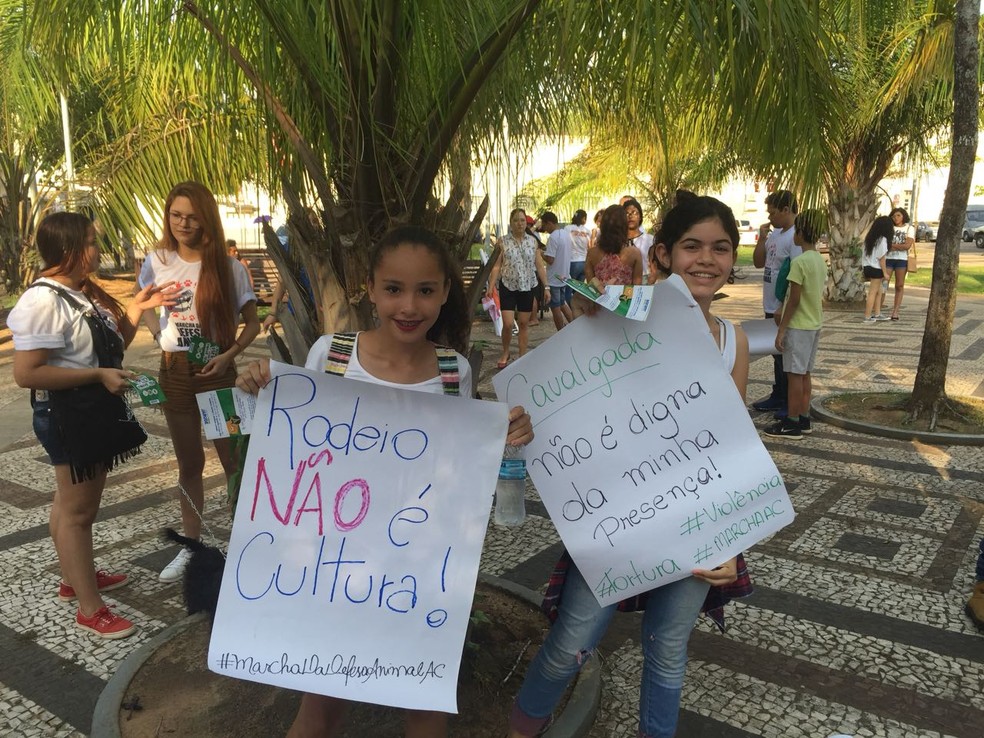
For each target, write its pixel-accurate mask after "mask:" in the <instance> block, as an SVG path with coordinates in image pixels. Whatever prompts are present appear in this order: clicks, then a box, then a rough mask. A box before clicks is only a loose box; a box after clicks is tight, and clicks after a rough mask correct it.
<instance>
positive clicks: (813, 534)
mask: <svg viewBox="0 0 984 738" xmlns="http://www.w3.org/2000/svg"><path fill="white" fill-rule="evenodd" d="M920 246H921V247H922V246H923V245H920ZM924 253H925V254H926V256H925V257H923V254H924ZM980 253H984V252H980ZM920 256H921V257H923V258H924V259H925V261H924V260H923V258H921V260H920V263H921V264H927V266H928V264H929V254H928V249H923V248H920ZM971 258H973V257H971ZM746 272H747V274H748V278H747V279H744V280H742V281H740V282H738V283H737V284H736V285H731V286H727V287H726V288H725V290H724V291H725V292H726V293H727V295H728V296H727V297H726V298H725V299H723V300H720V301H718V302H716V303H715V310H716V312H717V313H718V314H719V315H721V316H723V317H727V318H731V319H733V320H738V321H740V320H745V319H750V318H758V317H760V312H761V307H760V306H761V284H760V282H758V281H757V277H758V272H757V270H751V269H749V270H746ZM926 295H927V293H926V291H924V290H922V291H920V290H910V291H908V292H907V294H906V300H905V304H904V306H903V310H902V319H901V320H900V321H899V322H897V323H888V322H886V323H880V324H875V325H864V324H862V323H861V316H860V314H859V313H856V312H852V313H846V312H829V313H828V314H827V316H826V322H825V328H824V331H823V334H822V340H821V348H820V359H819V364H818V368H817V370H816V372H815V374H814V388H815V394H817V395H820V394H824V393H827V392H831V391H837V390H850V389H870V388H885V389H892V388H895V389H901V388H907V387H911V384H912V381H913V378H914V374H915V369H916V362H917V358H918V352H919V345H920V339H921V333H922V326H923V321H924V317H925V311H926ZM982 326H984V300H979V299H961V300H959V301H958V304H957V314H956V318H955V322H954V331H953V345H952V351H951V359H950V367H949V373H948V384H947V388H948V391H949V392H951V393H953V394H960V395H974V396H977V397H984V330H982ZM532 330H533V334H532V335H533V343H534V344H536V343H538V342H540V341H543V340H545V339H546V338H548V337H549V336H550V335H552V333H553V326H552V324H550V320H549V317H548V318H547V319H546V320H545V321H544V322H542V323H541V324H540V325H539V326H538V327H536V328H534V329H532ZM473 337H474V338H475V339H477V340H479V339H484V340H485V341H486V342H487V343H488V344H489V347H488V348H486V351H485V363H484V366H483V370H482V374H481V383H480V389H481V391H482V394H483V396H485V397H492V396H494V394H493V392H492V389H491V384H490V381H489V380H490V378H491V376H492V374H493V372H494V371H495V370H494V362H495V360H496V358H497V351H496V350H495V341H496V339H495V337H494V335H492V334H491V329H490V326H489V325H488V324H485V323H483V324H479V325H478V327H477V328H476V330H475V332H474V334H473ZM263 354H264V349H263V347H262V346H261V345H259V344H258V345H257V346H256V347H254V348H251V349H250V350H249V351H248V352H247V358H250V357H259V356H262V355H263ZM12 356H13V347H12V344H11V342H10V334H9V331H7V330H3V331H2V332H0V408H2V410H0V412H2V417H3V419H4V422H3V424H2V428H0V449H2V451H0V454H2V463H0V552H2V564H0V567H2V573H3V577H4V582H5V586H4V587H3V591H2V594H0V652H2V653H3V654H4V658H3V659H2V660H0V734H2V735H10V736H79V735H87V734H88V732H89V725H90V720H91V713H92V708H93V705H94V704H95V701H96V699H97V697H98V694H99V692H100V690H101V689H102V688H103V686H104V684H105V682H106V681H107V680H108V679H109V677H110V676H111V675H112V673H113V672H114V670H115V668H116V666H117V665H118V664H119V663H120V661H121V660H122V659H124V658H125V657H126V656H127V654H129V653H130V652H131V651H132V650H134V649H135V648H136V647H138V646H139V645H140V644H141V643H143V642H145V641H146V640H147V639H149V638H150V637H151V636H153V635H154V634H155V633H157V632H159V631H160V630H161V629H162V628H164V627H166V626H167V625H169V624H171V623H174V622H175V621H177V620H178V619H180V618H181V617H182V614H183V611H182V603H181V595H180V592H179V585H177V584H171V585H164V584H161V583H160V582H158V580H157V573H158V572H159V571H160V569H161V568H162V566H163V565H164V564H165V563H167V562H168V561H169V560H170V558H171V557H172V556H173V554H174V552H175V549H174V548H167V547H162V545H161V544H160V543H159V542H158V539H157V535H158V531H159V530H160V529H161V528H162V527H163V526H165V525H175V524H176V523H177V522H178V521H177V510H178V506H177V503H176V501H175V499H174V494H175V491H176V486H175V485H176V473H175V465H174V460H173V454H172V451H171V446H170V442H169V440H168V438H167V433H166V428H165V426H164V423H163V418H162V416H160V415H159V414H156V413H154V412H150V411H139V412H140V413H141V414H140V417H141V420H142V422H143V423H144V426H145V427H146V428H147V430H148V432H149V433H150V434H151V439H150V441H149V442H148V444H147V446H146V448H145V452H144V453H143V454H142V455H141V456H139V457H138V458H137V459H136V460H135V461H133V462H131V463H129V464H127V465H125V466H124V467H123V468H122V470H120V471H119V472H117V473H114V474H113V475H111V477H110V480H109V484H108V486H107V489H106V493H105V496H104V498H103V504H102V511H101V514H100V522H99V523H97V525H96V529H95V541H96V557H97V563H98V564H99V565H100V566H102V567H106V568H113V569H120V570H124V571H127V572H128V573H129V574H130V575H131V584H130V585H129V586H127V587H125V588H123V589H120V590H117V591H114V592H112V593H110V596H109V597H108V598H107V599H108V600H109V601H110V602H112V603H114V604H115V605H116V606H117V608H118V610H119V612H121V613H122V614H124V615H125V616H127V617H129V618H131V619H133V620H134V621H135V622H137V623H138V624H139V625H140V631H139V633H138V634H137V635H136V636H134V637H131V638H129V639H125V640H122V641H109V642H97V641H94V640H92V639H90V638H89V637H87V636H85V635H82V634H81V633H80V632H79V631H77V630H76V629H75V628H74V627H73V625H72V614H73V612H74V610H73V605H70V604H66V603H63V602H60V601H59V600H58V599H56V597H55V591H56V586H57V581H58V572H57V565H56V560H55V555H54V551H53V548H52V545H51V542H50V540H49V538H48V529H47V515H48V507H49V504H50V501H51V495H52V487H53V475H52V472H51V469H50V466H49V465H48V464H47V462H46V457H45V456H44V453H43V451H42V450H41V449H40V447H39V446H38V445H37V442H36V440H35V438H34V436H33V434H32V432H31V428H30V409H29V406H28V400H27V393H26V391H24V390H21V389H18V388H17V387H16V386H14V384H13V381H12V378H11V370H10V366H11V362H12ZM156 357H157V352H156V346H155V345H154V344H153V343H152V342H151V340H150V339H149V337H148V336H147V334H146V332H144V333H142V334H141V336H140V338H139V339H138V341H137V343H136V345H135V346H134V347H133V348H132V349H131V351H130V352H129V354H128V358H127V365H128V366H130V367H133V368H137V369H141V370H146V371H150V372H156V368H157V367H156ZM771 372H772V366H771V361H770V360H768V359H759V360H756V361H754V362H753V364H752V371H751V379H750V383H749V390H748V398H749V400H750V401H751V400H754V399H757V398H758V397H760V396H762V395H764V394H766V393H767V391H768V388H769V385H770V383H771V380H770V377H771ZM765 422H766V418H765V417H762V416H760V417H756V423H757V424H758V425H760V426H761V425H763V424H764V423H765ZM814 427H815V431H814V433H813V434H812V436H809V437H807V438H806V439H804V440H803V441H800V442H796V441H789V440H775V441H774V440H772V439H769V440H768V441H767V443H766V445H767V447H768V448H769V450H770V451H771V452H772V454H773V457H774V459H775V461H776V463H777V465H778V466H779V469H780V471H781V472H782V473H783V476H784V478H785V480H786V484H787V486H788V488H789V490H790V496H791V498H792V500H793V504H794V506H795V508H796V510H797V518H796V521H795V522H794V523H793V524H792V525H791V526H789V527H787V528H785V529H784V530H782V531H780V532H779V533H777V534H776V535H774V536H772V537H771V538H770V539H769V540H767V541H766V542H764V543H761V544H759V545H757V546H755V547H754V548H752V550H750V551H749V552H748V553H747V558H748V562H749V566H750V569H751V573H752V576H753V579H754V581H755V584H756V589H757V591H756V593H755V595H753V596H752V597H751V598H749V599H747V600H745V601H743V602H740V603H737V604H735V605H732V607H731V608H730V610H729V612H728V619H729V630H728V633H727V634H726V635H720V634H718V633H717V632H716V631H715V630H713V629H712V628H711V626H710V625H709V624H708V623H706V622H701V623H700V624H699V626H698V631H697V632H696V633H695V634H694V637H693V638H692V640H691V664H690V670H689V672H688V677H687V684H686V686H685V688H684V697H683V706H684V713H683V716H682V718H681V728H680V735H681V736H705V737H707V738H710V737H712V736H714V737H721V738H729V737H735V738H738V737H739V736H742V737H744V736H772V737H775V738H779V737H783V738H787V737H795V736H803V737H809V738H813V737H814V736H819V737H821V738H825V737H826V736H828V735H830V734H833V733H846V734H850V735H856V736H898V737H903V736H905V737H910V736H911V737H913V738H914V737H916V736H960V737H966V738H970V737H971V736H974V737H976V736H979V735H981V734H982V733H984V689H982V685H984V637H982V636H981V635H980V634H978V633H977V631H976V630H975V629H974V628H973V627H972V626H971V624H970V623H969V621H968V620H967V618H966V617H965V615H964V614H963V605H964V602H965V600H966V597H967V595H968V594H969V591H970V588H971V585H972V582H973V566H974V556H975V551H976V544H977V541H978V540H979V539H980V538H981V537H982V536H984V522H982V518H984V447H975V446H934V445H929V444H924V443H915V442H902V441H892V440H886V439H882V438H876V437H873V436H869V435H862V434H858V433H853V432H850V431H845V430H841V429H839V428H834V427H831V426H828V425H825V424H822V423H815V426H814ZM206 484H207V489H208V503H207V505H208V511H207V519H208V520H209V521H210V524H211V525H212V528H213V531H214V532H215V533H216V535H217V536H218V537H220V538H226V537H227V536H228V528H229V526H228V520H227V515H226V513H225V509H224V502H223V499H224V489H223V477H222V474H221V469H220V467H219V465H218V462H217V460H216V459H215V458H214V455H210V457H209V461H208V466H207V468H206ZM528 510H529V511H530V512H531V513H532V514H531V516H530V517H529V518H528V521H527V523H526V524H525V525H524V526H523V527H521V528H519V529H499V528H495V527H494V526H493V527H491V528H490V531H489V536H488V538H487V540H486V545H485V551H484V554H483V559H482V569H483V570H484V571H487V572H489V573H492V574H497V575H499V576H503V577H506V578H508V579H511V580H514V581H517V582H519V583H521V584H524V585H526V586H529V587H531V588H533V589H540V588H541V587H542V586H543V584H544V583H545V580H546V577H547V574H548V572H549V570H550V568H551V566H552V565H553V563H554V561H555V559H556V557H557V554H558V551H559V548H560V547H559V544H558V539H557V535H556V532H555V530H554V528H553V526H552V524H551V523H550V522H549V520H548V519H547V518H546V517H545V513H544V509H543V506H542V504H541V503H540V501H539V499H538V498H537V496H536V493H535V490H533V489H532V488H530V489H529V490H528ZM638 638H639V634H638V616H630V615H623V616H618V617H617V618H616V623H615V625H614V627H613V628H612V630H611V632H610V633H609V636H608V638H607V639H606V641H605V643H604V650H603V658H604V663H605V665H606V675H607V678H606V682H605V687H604V694H603V698H602V712H601V714H600V715H599V718H598V722H597V723H596V726H595V728H594V730H593V732H592V734H591V735H592V736H593V737H594V738H609V737H614V736H626V737H628V736H635V735H636V718H635V715H636V714H637V707H636V705H637V701H638V684H639V674H640V669H641V653H640V649H639V646H638Z"/></svg>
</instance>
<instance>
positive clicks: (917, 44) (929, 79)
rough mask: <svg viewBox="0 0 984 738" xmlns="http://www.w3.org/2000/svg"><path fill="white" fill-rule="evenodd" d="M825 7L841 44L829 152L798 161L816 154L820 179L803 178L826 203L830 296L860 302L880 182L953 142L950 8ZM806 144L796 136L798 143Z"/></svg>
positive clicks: (891, 3)
mask: <svg viewBox="0 0 984 738" xmlns="http://www.w3.org/2000/svg"><path fill="white" fill-rule="evenodd" d="M825 5H826V7H827V9H828V12H829V15H828V18H829V21H828V23H829V28H830V32H831V34H832V36H833V38H834V41H835V44H834V45H833V46H831V47H829V48H828V49H826V50H825V53H827V54H828V55H829V62H830V65H831V68H832V69H833V71H834V80H835V84H834V86H833V87H832V88H830V89H828V90H826V91H825V92H826V93H827V94H829V95H830V104H829V105H828V106H826V107H820V108H817V109H816V110H815V111H814V116H815V117H816V118H817V119H818V120H821V121H822V124H823V134H822V135H823V139H824V145H823V146H822V147H819V148H817V149H815V150H813V151H812V152H809V151H799V152H797V154H796V156H795V157H794V159H795V160H804V159H809V158H810V157H811V156H812V157H814V164H813V167H815V169H816V170H817V171H818V172H819V175H820V176H819V179H818V180H816V182H811V180H810V178H809V177H800V178H799V179H800V182H801V183H802V185H801V186H802V188H803V189H804V190H805V192H806V194H807V198H806V199H807V200H812V201H813V202H817V201H818V199H819V198H818V195H820V196H822V197H824V198H825V199H826V203H827V210H828V220H829V235H830V276H829V278H828V281H827V288H826V294H825V297H826V299H827V300H829V301H832V302H854V301H857V300H860V299H862V298H863V294H864V292H863V291H864V284H863V282H862V280H861V278H860V271H859V263H860V253H861V240H862V237H863V235H864V233H865V232H866V231H867V229H868V227H869V226H870V225H871V222H872V221H873V220H874V218H875V216H876V215H877V204H878V196H877V193H876V188H877V187H878V183H879V182H880V180H881V179H882V178H883V177H885V176H886V174H887V173H888V172H889V170H890V168H891V167H892V166H893V165H895V164H897V163H899V162H901V164H902V165H908V164H915V163H918V162H919V161H920V160H921V159H923V158H927V157H931V156H932V153H933V147H934V145H935V144H936V143H937V141H938V140H940V139H945V138H946V133H947V131H946V125H947V124H948V122H949V120H950V110H949V105H948V104H947V101H948V100H949V99H950V96H951V93H952V89H953V73H952V53H953V3H949V2H941V1H940V0H886V1H885V2H880V3H870V2H864V1H863V0H831V2H829V3H826V4H825ZM754 143H755V142H753V146H754ZM802 144H803V141H801V140H800V139H799V138H798V137H797V138H796V139H795V140H794V141H793V142H792V143H791V146H792V147H794V148H798V147H799V146H801V145H802ZM753 156H754V155H753ZM756 158H757V159H758V160H761V158H760V157H756ZM787 171H789V170H787ZM817 185H819V187H818V186H817ZM818 189H819V190H820V192H819V193H818V192H817V190H818Z"/></svg>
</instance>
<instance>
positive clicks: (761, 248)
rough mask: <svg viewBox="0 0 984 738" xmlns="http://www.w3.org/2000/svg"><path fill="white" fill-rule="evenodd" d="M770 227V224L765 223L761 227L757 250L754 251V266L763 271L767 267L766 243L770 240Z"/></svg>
mask: <svg viewBox="0 0 984 738" xmlns="http://www.w3.org/2000/svg"><path fill="white" fill-rule="evenodd" d="M769 230H770V226H769V224H768V223H763V224H762V225H761V226H759V237H758V241H756V242H755V250H754V251H752V264H754V265H755V268H756V269H761V268H762V267H764V266H765V242H766V241H767V240H768V238H769Z"/></svg>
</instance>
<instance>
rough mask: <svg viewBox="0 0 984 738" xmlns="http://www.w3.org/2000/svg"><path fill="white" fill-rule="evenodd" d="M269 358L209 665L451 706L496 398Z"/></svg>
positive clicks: (485, 493) (499, 435)
mask: <svg viewBox="0 0 984 738" xmlns="http://www.w3.org/2000/svg"><path fill="white" fill-rule="evenodd" d="M271 373H272V375H273V379H272V381H271V382H270V384H269V385H268V386H267V387H266V388H264V389H263V390H262V391H261V392H260V394H259V396H258V398H257V404H256V415H255V416H254V419H253V428H252V436H251V441H250V446H249V453H248V455H247V458H246V468H245V470H244V473H243V482H242V486H241V488H240V496H239V504H238V506H237V508H236V516H235V520H234V524H233V529H232V536H231V540H230V542H229V553H228V557H227V560H226V567H225V571H224V573H223V578H222V589H221V593H220V596H219V604H218V610H217V612H216V616H215V625H214V627H213V629H212V640H211V643H210V646H209V655H208V663H209V668H210V669H212V670H213V671H216V672H218V673H221V674H226V675H228V676H233V677H238V678H240V679H249V680H252V681H258V682H263V683H265V684H276V685H279V686H283V687H288V688H290V689H299V690H303V691H306V692H315V693H318V694H325V695H332V696H335V697H342V698H345V699H351V700H359V701H363V702H373V703H378V704H384V705H394V706H398V707H408V708H414V709H430V710H442V711H446V712H454V711H455V695H456V687H457V679H458V667H459V662H460V658H461V650H462V646H463V644H464V636H465V629H466V627H467V624H468V617H469V613H470V608H471V602H472V597H473V595H474V588H475V580H476V578H477V575H478V563H479V557H480V554H481V547H482V542H483V540H484V537H485V530H486V526H487V524H488V515H489V508H490V505H491V501H492V494H493V491H494V489H495V481H496V475H497V471H498V468H499V462H500V460H501V456H502V448H503V444H504V442H505V435H506V426H507V414H508V413H507V409H506V407H505V406H504V405H501V404H499V403H492V402H481V401H476V400H470V399H463V398H455V397H444V396H441V395H431V394H427V393H422V392H413V391H409V390H398V389H391V388H388V387H382V386H379V385H375V384H369V383H364V382H358V381H354V380H347V379H343V378H339V377H333V376H329V375H326V374H318V373H315V372H309V371H306V370H303V369H299V368H296V367H290V366H287V365H284V364H278V363H276V362H272V363H271Z"/></svg>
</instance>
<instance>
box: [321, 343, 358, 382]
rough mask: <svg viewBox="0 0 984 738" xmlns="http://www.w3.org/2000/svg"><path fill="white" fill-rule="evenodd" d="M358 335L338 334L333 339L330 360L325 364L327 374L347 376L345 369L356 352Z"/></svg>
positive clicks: (329, 348)
mask: <svg viewBox="0 0 984 738" xmlns="http://www.w3.org/2000/svg"><path fill="white" fill-rule="evenodd" d="M357 335H358V334H357V333H336V334H334V335H333V336H332V337H331V346H329V347H328V360H327V361H326V362H325V374H334V375H335V376H336V377H344V376H345V368H346V367H347V366H348V363H349V360H351V358H352V352H353V351H354V350H355V337H356V336H357Z"/></svg>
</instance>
